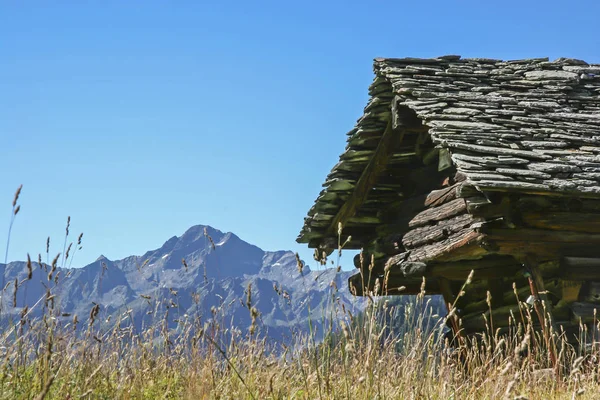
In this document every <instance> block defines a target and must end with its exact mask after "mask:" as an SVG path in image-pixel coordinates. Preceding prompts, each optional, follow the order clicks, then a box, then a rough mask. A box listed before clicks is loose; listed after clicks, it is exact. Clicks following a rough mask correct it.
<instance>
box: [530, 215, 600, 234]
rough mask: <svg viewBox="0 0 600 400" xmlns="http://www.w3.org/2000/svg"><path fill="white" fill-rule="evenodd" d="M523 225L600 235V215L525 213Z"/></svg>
mask: <svg viewBox="0 0 600 400" xmlns="http://www.w3.org/2000/svg"><path fill="white" fill-rule="evenodd" d="M521 219H522V221H523V223H524V224H525V225H526V226H528V227H531V228H540V229H550V230H560V231H573V232H587V233H600V214H595V213H578V212H556V211H555V212H523V213H522V215H521Z"/></svg>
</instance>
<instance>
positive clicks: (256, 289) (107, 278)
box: [0, 225, 363, 339]
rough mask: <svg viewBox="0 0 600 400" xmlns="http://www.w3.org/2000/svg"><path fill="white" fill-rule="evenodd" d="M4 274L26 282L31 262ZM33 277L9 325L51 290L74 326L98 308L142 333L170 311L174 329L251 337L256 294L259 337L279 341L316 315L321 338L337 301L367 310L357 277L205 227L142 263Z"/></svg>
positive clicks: (106, 322)
mask: <svg viewBox="0 0 600 400" xmlns="http://www.w3.org/2000/svg"><path fill="white" fill-rule="evenodd" d="M183 260H185V263H184V262H183ZM0 271H3V272H4V273H5V281H6V282H13V281H14V280H15V278H16V279H17V280H18V281H19V282H21V281H24V280H25V279H26V278H27V265H26V263H24V262H13V263H9V264H8V265H3V264H0ZM33 272H34V273H33V278H32V279H31V280H25V281H24V282H23V284H22V285H21V286H19V288H18V291H17V297H16V299H17V307H13V300H14V299H13V297H14V296H13V294H14V284H10V285H9V286H8V288H7V290H6V294H5V297H4V300H3V305H4V306H3V312H2V315H1V318H3V319H4V320H6V318H13V319H15V318H18V316H19V313H20V312H21V310H22V307H23V306H24V305H25V304H28V305H29V306H31V305H32V304H34V303H35V302H36V301H37V300H38V299H39V298H41V297H43V296H44V295H45V293H46V288H47V287H49V288H50V290H51V292H52V294H56V298H55V305H56V307H57V308H58V309H59V310H60V312H61V313H64V314H65V315H68V316H69V318H70V317H71V315H69V314H77V315H78V318H79V320H80V321H82V322H83V321H85V319H86V318H87V316H88V315H89V312H90V309H91V308H92V307H93V306H94V305H95V304H98V305H99V306H100V312H99V316H100V318H99V320H100V321H102V324H103V325H102V328H103V329H105V330H106V329H109V328H110V327H111V326H112V325H111V324H114V323H115V322H114V321H116V320H118V318H119V316H123V315H124V314H125V313H127V314H128V315H130V316H131V318H132V320H133V321H135V324H136V326H137V327H138V328H141V327H142V325H147V324H152V323H156V322H158V321H164V315H165V310H166V309H167V308H168V310H169V313H168V314H169V317H168V318H167V320H168V324H169V326H170V327H171V328H174V327H175V326H176V323H177V322H176V320H178V319H180V318H182V317H184V316H187V317H188V318H189V317H195V316H200V318H201V321H203V322H207V321H209V320H211V319H213V320H223V321H228V323H229V321H231V323H232V324H233V326H235V327H237V328H239V329H240V330H241V331H242V332H245V331H246V329H247V328H248V327H249V325H250V324H251V316H250V310H249V309H248V306H247V304H246V303H247V299H248V293H247V292H248V289H250V292H251V295H250V299H251V304H250V307H255V308H256V309H257V310H258V312H259V315H260V317H259V318H258V326H259V329H260V330H262V331H263V332H264V333H266V334H267V335H268V336H269V337H271V338H273V339H282V338H285V337H287V336H289V335H290V334H291V333H292V332H297V331H298V330H300V331H304V330H306V329H307V328H308V316H309V312H310V317H311V319H312V321H313V324H314V325H315V326H316V329H317V330H318V329H319V325H320V324H321V322H322V320H323V317H325V318H326V317H327V315H330V313H331V312H332V311H333V307H332V303H333V301H334V299H335V302H336V304H338V305H340V304H344V307H346V308H347V309H348V310H353V312H356V311H358V310H359V309H362V304H363V302H362V301H360V300H357V299H354V298H353V297H352V296H351V295H350V293H349V292H348V289H347V279H348V276H349V275H350V272H346V271H339V272H338V271H336V270H335V269H331V268H329V269H322V270H320V271H311V270H310V269H309V268H308V267H307V266H305V267H304V269H303V271H302V273H300V272H299V271H298V267H297V261H296V257H295V255H294V253H292V252H290V251H276V252H269V251H263V250H261V249H260V248H258V247H256V246H254V245H251V244H249V243H247V242H245V241H243V240H241V239H240V238H239V237H237V236H236V235H235V234H233V233H231V232H228V233H224V232H221V231H219V230H217V229H214V228H212V227H209V226H203V225H197V226H193V227H191V228H190V229H188V230H187V231H186V232H185V233H184V234H183V235H181V236H179V237H177V236H174V237H172V238H170V239H169V240H167V241H166V242H165V243H164V244H163V245H162V246H161V247H160V248H158V249H155V250H151V251H148V252H146V253H145V254H144V255H142V256H130V257H126V258H124V259H122V260H114V261H111V260H109V259H107V258H106V257H104V256H101V257H99V258H98V259H97V260H96V261H95V262H93V263H91V264H89V265H86V266H85V267H83V268H78V269H70V270H67V269H61V268H58V269H57V271H56V272H55V274H54V275H53V278H54V277H55V276H56V274H57V273H58V274H59V279H58V283H55V282H54V280H53V281H48V272H49V267H48V266H47V265H42V266H40V265H38V264H37V263H33ZM42 307H43V302H41V304H39V305H38V306H37V307H36V308H34V309H33V311H31V316H33V317H36V316H37V317H39V316H40V315H41V312H42ZM65 318H66V317H65ZM111 321H112V322H111ZM81 326H85V323H84V324H81Z"/></svg>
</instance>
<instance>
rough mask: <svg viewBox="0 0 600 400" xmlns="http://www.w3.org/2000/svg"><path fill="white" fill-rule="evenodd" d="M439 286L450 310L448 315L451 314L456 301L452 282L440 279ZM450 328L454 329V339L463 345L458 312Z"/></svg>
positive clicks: (452, 318)
mask: <svg viewBox="0 0 600 400" xmlns="http://www.w3.org/2000/svg"><path fill="white" fill-rule="evenodd" d="M438 284H439V285H440V291H441V292H442V296H443V297H444V303H445V304H446V309H447V310H448V313H450V312H451V311H452V309H453V306H454V301H455V300H456V296H455V295H454V293H453V292H452V287H451V286H450V281H449V280H448V279H445V278H438ZM450 327H451V328H452V333H454V337H455V338H456V339H458V340H459V342H460V343H461V344H462V335H461V331H460V327H459V326H458V315H456V311H455V312H454V315H453V316H452V317H450Z"/></svg>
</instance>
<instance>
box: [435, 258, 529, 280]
mask: <svg viewBox="0 0 600 400" xmlns="http://www.w3.org/2000/svg"><path fill="white" fill-rule="evenodd" d="M521 268H522V265H521V264H520V263H519V262H518V261H517V260H515V259H514V258H513V257H510V256H490V257H485V258H482V259H479V260H463V261H455V262H449V263H434V264H430V265H428V266H427V273H426V276H428V277H429V276H431V277H434V278H435V277H445V278H448V279H450V280H457V281H464V280H465V279H467V277H468V276H469V274H470V273H471V271H474V275H473V279H475V280H476V279H490V278H503V277H511V276H513V275H515V274H516V273H517V272H518V271H519V270H520V269H521Z"/></svg>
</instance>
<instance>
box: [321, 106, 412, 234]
mask: <svg viewBox="0 0 600 400" xmlns="http://www.w3.org/2000/svg"><path fill="white" fill-rule="evenodd" d="M396 105H397V99H394V100H393V102H392V115H391V117H390V119H389V121H388V124H387V126H386V128H385V131H384V132H383V135H382V136H381V140H380V141H379V144H378V145H377V148H376V149H375V152H374V153H373V156H372V157H371V159H370V160H369V163H368V164H367V166H366V168H365V169H364V170H363V172H362V174H361V175H360V178H359V179H358V181H357V182H356V185H355V187H354V190H353V191H352V194H351V195H350V197H349V198H348V200H347V201H346V202H345V203H344V205H342V207H341V208H340V210H339V211H338V213H337V214H336V215H335V217H334V218H333V220H332V221H331V225H329V228H328V230H327V231H328V233H331V234H335V233H336V232H337V230H338V225H339V223H340V222H341V223H342V224H344V223H345V222H346V221H348V219H350V218H352V217H353V216H354V215H355V214H356V211H357V210H358V209H359V207H360V206H361V205H362V204H363V203H364V202H365V201H366V200H367V196H368V195H369V191H370V190H371V189H372V188H373V186H374V185H375V183H376V182H377V178H378V177H379V175H380V174H381V173H382V172H383V171H384V170H385V168H386V165H387V164H388V161H389V159H390V157H391V156H392V154H393V150H394V148H395V147H396V145H397V144H399V143H401V142H402V139H403V138H404V133H405V130H404V129H398V127H399V126H400V121H399V118H400V117H399V114H398V109H397V106H396Z"/></svg>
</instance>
